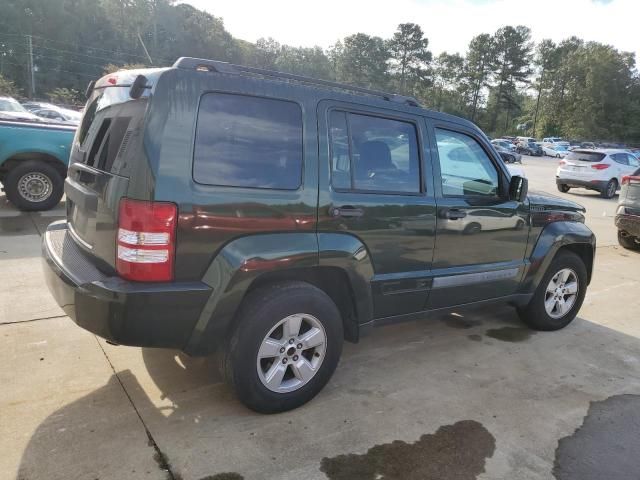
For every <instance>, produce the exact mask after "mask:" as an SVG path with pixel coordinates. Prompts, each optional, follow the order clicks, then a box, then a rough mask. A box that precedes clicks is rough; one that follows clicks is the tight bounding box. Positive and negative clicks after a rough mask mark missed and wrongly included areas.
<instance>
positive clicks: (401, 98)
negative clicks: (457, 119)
mask: <svg viewBox="0 0 640 480" xmlns="http://www.w3.org/2000/svg"><path fill="white" fill-rule="evenodd" d="M173 66H174V67H175V68H183V69H186V70H199V71H205V72H218V73H228V74H236V75H237V74H242V73H252V74H256V75H262V76H265V77H273V78H282V79H286V80H294V81H297V82H301V83H308V84H312V85H322V86H325V87H330V88H337V89H341V90H347V91H351V92H356V93H361V94H365V95H373V96H376V97H381V98H382V99H384V100H387V101H389V102H396V103H403V104H405V105H409V106H412V107H420V106H421V105H420V103H419V102H418V100H416V99H415V98H413V97H408V96H405V95H397V94H395V93H387V92H381V91H378V90H371V89H368V88H362V87H354V86H351V85H345V84H344V83H338V82H331V81H329V80H320V79H317V78H311V77H305V76H304V75H295V74H293V73H284V72H277V71H275V70H266V69H262V68H256V67H245V66H243V65H235V64H233V63H228V62H221V61H218V60H207V59H204V58H193V57H180V58H178V59H177V60H176V62H175V63H174V64H173Z"/></svg>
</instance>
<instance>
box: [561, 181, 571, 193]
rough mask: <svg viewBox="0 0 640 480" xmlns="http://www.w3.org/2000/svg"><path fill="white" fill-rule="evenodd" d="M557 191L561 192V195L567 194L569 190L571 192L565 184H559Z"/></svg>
mask: <svg viewBox="0 0 640 480" xmlns="http://www.w3.org/2000/svg"><path fill="white" fill-rule="evenodd" d="M558 190H559V191H561V192H562V193H567V192H568V191H569V190H571V187H570V186H569V185H567V184H566V183H559V184H558Z"/></svg>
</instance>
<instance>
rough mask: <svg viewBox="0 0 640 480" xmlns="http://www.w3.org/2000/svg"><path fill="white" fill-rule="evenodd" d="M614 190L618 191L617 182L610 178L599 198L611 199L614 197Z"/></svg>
mask: <svg viewBox="0 0 640 480" xmlns="http://www.w3.org/2000/svg"><path fill="white" fill-rule="evenodd" d="M616 190H618V181H617V180H616V179H615V178H612V179H611V180H609V181H608V182H607V185H606V186H605V187H604V190H602V191H601V192H600V196H601V197H602V198H613V197H615V195H616Z"/></svg>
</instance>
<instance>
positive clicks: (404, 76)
mask: <svg viewBox="0 0 640 480" xmlns="http://www.w3.org/2000/svg"><path fill="white" fill-rule="evenodd" d="M387 47H388V51H389V54H390V56H391V59H392V62H391V69H392V70H391V71H392V72H393V73H395V74H396V75H397V78H398V84H399V89H400V92H401V93H404V94H413V92H414V90H415V87H416V85H417V84H418V83H419V82H424V81H425V79H426V78H427V73H428V70H427V68H428V66H429V62H430V61H431V57H432V55H431V52H430V51H429V40H428V39H427V38H426V37H425V36H424V32H423V31H422V28H420V25H417V24H415V23H401V24H400V25H398V30H397V31H396V32H395V33H394V34H393V37H392V38H391V40H389V41H388V43H387Z"/></svg>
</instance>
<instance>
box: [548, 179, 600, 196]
mask: <svg viewBox="0 0 640 480" xmlns="http://www.w3.org/2000/svg"><path fill="white" fill-rule="evenodd" d="M556 185H568V186H570V187H582V188H588V189H589V190H597V191H599V192H601V191H602V190H605V189H606V187H607V182H606V181H604V180H578V179H576V178H561V177H556Z"/></svg>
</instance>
